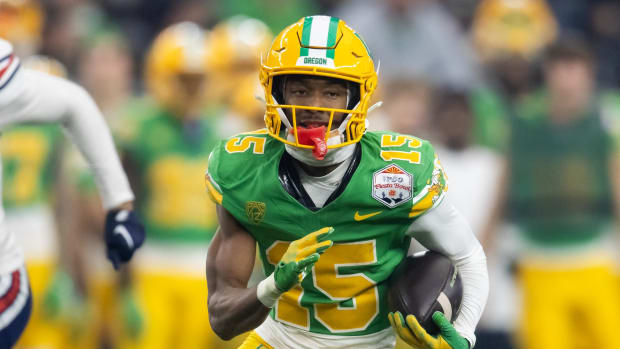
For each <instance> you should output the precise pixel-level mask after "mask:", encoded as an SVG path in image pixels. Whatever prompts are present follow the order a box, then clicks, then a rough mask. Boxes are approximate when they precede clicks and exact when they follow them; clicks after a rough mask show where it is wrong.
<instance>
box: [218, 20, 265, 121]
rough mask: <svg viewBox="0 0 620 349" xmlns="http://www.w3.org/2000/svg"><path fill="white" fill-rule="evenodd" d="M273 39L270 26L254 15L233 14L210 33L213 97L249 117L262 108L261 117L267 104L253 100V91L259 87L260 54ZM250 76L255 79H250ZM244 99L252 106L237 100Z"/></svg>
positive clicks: (235, 111) (252, 116) (238, 113)
mask: <svg viewBox="0 0 620 349" xmlns="http://www.w3.org/2000/svg"><path fill="white" fill-rule="evenodd" d="M271 40H273V34H272V33H271V31H270V30H269V28H268V27H267V25H266V24H265V23H263V22H262V21H260V20H258V19H255V18H250V17H245V16H234V17H231V18H229V19H226V20H224V21H222V22H220V23H219V24H218V25H216V26H215V28H213V31H212V35H211V50H210V57H211V59H210V62H211V73H212V74H211V76H212V79H211V86H210V88H209V94H210V95H211V96H210V98H211V100H213V101H215V102H217V103H220V104H222V105H224V106H226V107H228V108H230V109H231V110H232V111H233V112H234V113H235V114H237V115H240V116H243V117H249V118H254V117H255V115H257V114H256V112H255V110H254V109H256V108H260V109H261V111H260V113H258V115H259V117H260V118H261V119H262V115H263V113H262V109H263V106H264V105H263V104H260V103H258V101H256V100H255V99H254V97H255V94H254V93H255V91H254V90H255V85H257V86H259V87H260V83H259V80H258V74H257V72H258V69H259V67H260V57H261V54H262V53H263V52H265V51H266V50H267V49H268V48H269V46H270V45H271ZM250 75H251V76H252V77H253V80H254V81H251V80H250V79H249V78H248V76H250ZM241 101H247V103H249V105H247V104H246V102H243V103H238V102H241ZM248 107H250V108H248ZM248 109H252V110H248ZM248 112H249V114H248ZM261 122H262V121H261Z"/></svg>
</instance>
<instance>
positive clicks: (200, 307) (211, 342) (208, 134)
mask: <svg viewBox="0 0 620 349" xmlns="http://www.w3.org/2000/svg"><path fill="white" fill-rule="evenodd" d="M209 50H210V41H209V33H208V32H207V31H205V30H204V29H202V28H201V27H200V26H198V25H197V24H194V23H190V22H183V23H179V24H175V25H173V26H171V27H168V28H166V29H165V30H163V31H162V32H161V33H160V34H159V35H158V36H157V38H156V39H155V40H154V42H153V44H152V45H151V48H150V49H149V52H148V53H147V56H146V67H145V82H146V87H147V91H148V96H147V97H145V98H144V99H143V100H142V101H141V103H140V104H137V105H136V106H134V107H133V108H132V109H130V110H129V111H128V113H127V114H126V116H125V117H124V119H123V120H124V122H125V123H124V125H125V132H124V134H123V135H122V137H123V139H122V142H121V143H122V148H123V153H124V158H125V161H124V162H125V164H126V166H127V168H128V171H129V173H130V178H131V179H132V181H133V183H136V188H137V190H138V192H139V193H140V195H141V200H140V201H139V202H138V204H137V205H138V206H137V207H138V209H139V212H141V214H142V216H143V217H144V218H145V226H146V228H147V229H149V242H148V244H147V245H145V249H144V253H141V254H139V255H138V256H136V261H135V263H134V270H133V272H134V276H135V278H134V279H135V283H136V286H135V288H136V294H137V297H138V301H139V304H140V306H141V308H142V309H143V311H144V315H145V316H144V319H145V323H144V326H145V327H144V333H143V335H142V336H141V338H140V339H139V344H138V347H139V348H149V349H152V348H173V347H179V348H205V347H206V348H225V346H224V345H225V344H222V342H220V341H219V340H218V339H217V337H216V336H215V334H213V332H212V331H211V330H210V326H209V320H208V314H207V308H206V306H204V304H205V303H204V302H205V287H204V286H205V285H204V284H205V281H204V258H205V255H206V253H207V247H208V244H209V241H210V240H211V238H212V236H213V233H214V232H215V229H216V227H217V221H216V218H215V215H214V210H213V204H211V203H210V202H209V200H208V198H207V197H206V196H205V195H204V187H203V185H204V184H203V183H202V181H200V180H198V179H199V176H200V172H201V170H202V169H203V167H204V164H206V163H207V158H208V156H209V153H210V151H211V149H212V147H213V145H214V144H215V142H216V141H217V140H218V137H217V134H216V119H215V117H216V116H217V115H216V116H212V115H209V114H208V113H207V112H206V108H207V107H208V106H207V105H206V96H207V92H208V91H207V86H208V83H209V78H210V74H209V66H208V64H209ZM228 345H229V346H230V345H231V344H228Z"/></svg>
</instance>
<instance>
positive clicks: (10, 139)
mask: <svg viewBox="0 0 620 349" xmlns="http://www.w3.org/2000/svg"><path fill="white" fill-rule="evenodd" d="M60 135H61V132H60V129H59V128H58V127H57V126H55V125H49V126H38V125H36V126H31V125H26V126H18V127H15V128H11V129H10V130H9V131H7V132H4V133H3V134H2V138H1V149H0V152H1V153H2V187H3V192H2V200H3V204H4V207H5V208H7V209H12V208H24V207H29V206H33V205H39V204H47V203H48V202H49V199H50V196H51V192H52V187H53V183H54V172H55V164H56V161H55V160H57V157H56V156H55V155H56V154H57V152H58V145H59V142H60Z"/></svg>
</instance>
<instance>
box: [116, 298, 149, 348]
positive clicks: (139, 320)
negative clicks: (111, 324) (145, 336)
mask: <svg viewBox="0 0 620 349" xmlns="http://www.w3.org/2000/svg"><path fill="white" fill-rule="evenodd" d="M121 312H122V315H123V322H124V324H125V330H126V331H127V334H129V336H130V337H131V338H132V339H136V338H139V337H140V335H141V334H142V331H143V330H144V316H143V314H142V310H141V309H140V307H139V306H138V303H137V302H136V298H135V297H134V295H133V293H132V292H131V291H130V290H125V291H124V292H123V294H122V296H121Z"/></svg>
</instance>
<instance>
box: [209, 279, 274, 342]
mask: <svg viewBox="0 0 620 349" xmlns="http://www.w3.org/2000/svg"><path fill="white" fill-rule="evenodd" d="M208 304H209V321H210V322H211V327H212V328H213V330H214V331H215V333H217V335H218V336H220V337H221V338H222V339H224V340H229V339H231V338H233V337H235V336H237V335H240V334H242V333H244V332H247V331H250V330H253V329H255V328H256V327H258V326H259V325H260V324H261V323H263V321H265V318H266V317H267V315H268V314H269V311H270V310H271V309H270V308H267V307H266V306H264V305H263V304H262V303H261V302H260V301H259V300H258V298H257V296H256V287H252V288H235V287H227V288H224V289H222V290H218V292H217V293H216V294H214V295H209V300H208Z"/></svg>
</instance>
